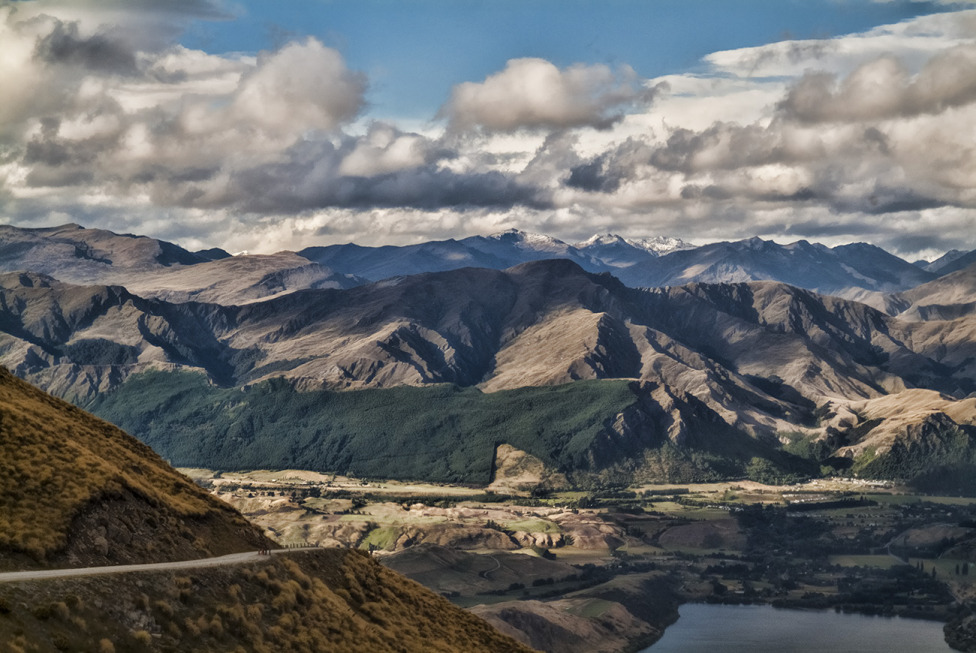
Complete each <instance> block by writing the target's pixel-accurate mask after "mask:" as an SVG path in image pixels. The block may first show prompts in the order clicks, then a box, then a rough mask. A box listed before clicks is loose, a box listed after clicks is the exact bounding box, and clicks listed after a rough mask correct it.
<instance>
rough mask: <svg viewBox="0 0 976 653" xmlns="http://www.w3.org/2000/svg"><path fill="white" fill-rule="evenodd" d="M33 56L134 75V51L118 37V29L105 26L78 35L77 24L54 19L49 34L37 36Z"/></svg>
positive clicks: (58, 63)
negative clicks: (97, 31)
mask: <svg viewBox="0 0 976 653" xmlns="http://www.w3.org/2000/svg"><path fill="white" fill-rule="evenodd" d="M34 56H35V57H36V58H38V59H40V60H42V61H44V62H45V63H48V64H54V65H71V66H78V67H80V68H84V69H86V70H90V71H93V72H98V73H108V74H113V75H135V74H136V72H137V66H136V56H135V52H133V50H132V49H131V48H130V46H129V45H128V44H127V43H126V42H125V41H124V40H123V39H122V38H121V37H120V35H119V34H118V30H116V29H108V30H106V31H102V32H100V33H98V34H95V35H94V36H91V37H88V38H82V37H80V36H79V35H78V23H77V22H72V23H63V22H61V21H57V22H56V24H55V26H54V29H53V30H51V32H50V33H49V34H47V35H46V36H44V37H42V38H40V39H38V41H37V46H36V47H35V49H34Z"/></svg>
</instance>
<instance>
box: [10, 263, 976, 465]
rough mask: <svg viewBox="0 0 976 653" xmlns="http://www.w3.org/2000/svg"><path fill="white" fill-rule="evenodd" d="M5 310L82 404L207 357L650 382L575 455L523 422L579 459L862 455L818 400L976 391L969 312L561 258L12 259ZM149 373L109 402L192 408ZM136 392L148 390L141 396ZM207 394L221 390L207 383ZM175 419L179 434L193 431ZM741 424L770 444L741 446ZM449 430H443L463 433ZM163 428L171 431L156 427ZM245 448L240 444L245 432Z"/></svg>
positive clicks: (291, 373) (37, 372)
mask: <svg viewBox="0 0 976 653" xmlns="http://www.w3.org/2000/svg"><path fill="white" fill-rule="evenodd" d="M0 327H2V335H0V362H3V363H4V364H6V365H9V366H11V367H13V368H15V370H16V372H17V374H19V375H22V376H25V377H26V378H28V379H30V380H32V381H34V382H37V383H39V384H42V385H43V386H45V387H47V388H50V389H52V390H54V391H56V392H58V393H59V394H62V395H64V396H70V397H73V398H75V400H77V401H82V402H87V401H90V400H92V399H93V398H94V397H95V396H96V395H100V394H104V393H105V392H106V391H109V390H111V389H113V388H118V387H120V386H121V387H123V388H124V387H125V386H126V385H127V383H125V381H126V379H128V378H129V377H130V375H131V374H133V373H135V372H139V371H145V370H148V369H155V370H163V371H165V370H176V369H181V370H197V371H199V372H204V373H206V375H207V376H208V377H209V378H210V379H211V380H212V381H213V382H214V383H216V384H217V385H220V386H226V387H234V386H238V387H241V386H247V385H250V384H255V383H260V382H262V381H265V380H268V379H272V378H275V377H284V378H285V379H286V380H287V381H288V383H287V384H286V386H285V387H280V386H273V387H272V388H271V390H269V391H268V392H271V394H275V393H285V394H288V395H289V397H292V395H294V398H290V399H288V401H289V402H292V401H295V402H298V403H301V402H302V401H304V400H303V399H302V398H301V396H300V394H301V393H299V392H298V391H299V390H318V391H322V390H351V389H384V388H393V387H396V386H402V385H419V386H427V385H431V384H439V383H448V384H454V385H456V386H460V387H472V386H474V387H477V388H478V389H479V390H481V391H482V392H484V393H495V392H498V391H501V390H517V389H520V388H525V387H530V386H551V385H561V384H568V383H571V382H574V381H579V380H586V379H589V380H601V379H631V380H635V381H638V382H639V383H638V384H637V385H636V386H635V388H636V390H634V391H633V395H632V398H631V400H629V402H624V403H623V404H620V406H619V408H614V409H612V410H611V412H609V413H607V414H606V415H605V416H604V417H602V418H601V420H603V422H602V424H603V426H602V427H600V428H599V429H597V431H595V432H593V434H592V439H588V440H586V443H583V444H581V445H580V448H579V449H574V450H577V451H580V452H588V453H586V454H585V455H583V457H582V458H580V459H578V460H576V462H573V461H572V460H570V459H567V458H565V457H560V456H559V455H557V454H556V451H557V450H561V451H569V450H570V449H567V448H566V446H565V444H559V441H558V438H557V440H556V441H550V442H548V443H545V442H542V441H540V444H539V447H541V448H537V449H535V450H532V447H531V446H530V445H528V444H525V442H526V441H527V440H526V437H525V436H515V435H513V436H511V437H512V438H516V437H519V438H520V442H519V444H518V445H516V444H515V443H514V442H509V444H513V446H517V447H518V448H519V449H522V450H527V451H530V452H531V453H532V454H533V455H536V456H538V457H540V458H542V459H544V460H546V461H547V462H548V463H550V464H556V465H557V466H559V467H560V469H559V471H567V470H568V469H570V468H574V467H579V466H580V465H581V464H582V462H581V461H586V465H584V466H586V467H588V468H589V469H591V470H593V469H599V468H603V467H606V466H607V465H613V464H617V463H619V462H620V461H621V459H622V458H628V459H631V460H635V459H636V460H640V458H641V456H642V455H643V454H641V452H642V451H646V450H649V449H653V450H659V447H660V446H661V445H662V444H663V443H665V442H667V443H671V445H675V446H678V447H684V446H704V447H705V448H706V449H709V450H710V451H712V452H713V453H715V455H716V456H717V457H718V458H721V457H722V456H725V455H726V454H724V453H721V452H720V451H719V450H718V449H716V446H717V445H718V442H721V441H724V442H726V443H727V446H725V449H727V450H732V449H737V450H738V451H739V452H740V453H739V455H738V457H739V458H741V457H742V455H747V459H746V460H740V461H739V462H738V463H735V464H734V465H732V467H731V468H730V469H733V470H734V469H739V470H741V469H743V468H744V465H745V463H746V462H747V460H748V457H754V456H758V457H760V458H769V457H770V456H771V455H772V454H771V453H770V450H771V448H772V449H775V448H776V447H778V446H780V445H781V444H786V443H787V442H786V441H788V440H789V438H790V437H794V438H795V437H799V438H801V439H804V440H809V441H825V442H827V441H829V442H830V443H832V444H831V445H830V446H829V447H828V448H830V449H831V453H833V452H835V451H836V452H837V455H840V456H846V455H852V456H853V455H855V454H857V452H859V451H861V450H851V449H844V450H841V448H842V447H845V446H849V445H851V444H854V440H852V439H851V438H853V437H855V436H854V435H851V434H849V433H848V431H852V430H854V431H856V427H857V425H858V424H860V423H861V421H863V420H850V419H848V420H846V421H845V420H844V419H842V418H838V420H835V421H836V422H837V423H836V424H835V423H833V422H830V420H829V419H825V415H824V413H823V411H822V410H820V411H818V407H820V408H822V407H823V406H825V405H827V403H828V402H830V403H832V404H834V405H843V404H846V403H850V402H860V401H864V400H869V399H874V398H879V397H884V396H887V395H891V394H895V393H899V392H903V391H906V390H909V389H912V388H927V389H930V390H933V391H937V392H942V393H947V398H948V399H950V400H951V397H949V395H953V396H955V397H964V396H966V395H967V394H969V393H971V392H973V391H974V390H976V363H974V361H976V351H974V349H976V338H973V327H974V322H973V319H972V317H971V316H963V317H959V318H956V319H952V320H935V321H933V320H930V321H913V320H903V319H899V318H896V317H892V316H889V315H886V314H885V313H882V312H881V311H878V310H875V309H872V308H870V307H868V306H866V305H864V304H860V303H857V302H852V301H848V300H843V299H839V298H836V297H829V296H822V295H818V294H816V293H812V292H810V291H805V290H801V289H798V288H795V287H792V286H787V285H784V284H780V283H774V282H752V283H741V284H689V285H686V286H679V287H671V288H659V289H650V290H636V289H630V288H627V287H625V286H624V285H623V284H621V283H620V282H618V281H617V280H616V279H614V278H613V277H611V276H609V275H605V274H604V275H593V274H589V273H587V272H585V271H583V270H582V269H580V268H579V267H578V266H577V265H575V264H574V263H572V262H569V261H560V260H556V261H538V262H533V263H526V264H522V265H519V266H516V267H514V268H511V269H509V270H506V271H496V270H488V269H471V268H469V269H462V270H457V271H450V272H443V273H432V274H423V275H415V276H412V277H405V278H399V279H396V280H393V281H388V282H382V283H378V284H372V285H367V286H361V287H357V288H353V289H349V290H306V291H298V292H294V293H291V294H287V295H284V296H281V297H276V298H273V299H269V300H265V301H259V302H253V303H250V304H247V305H243V306H221V305H217V304H205V303H198V302H187V303H178V304H176V303H170V302H166V301H162V300H147V299H143V298H141V297H139V296H137V295H134V294H132V293H129V292H128V291H126V290H125V289H122V288H118V287H98V286H89V287H79V286H72V285H68V284H63V283H59V282H57V281H54V280H52V279H50V278H45V277H40V276H37V275H29V274H8V275H5V276H2V277H0ZM179 386H180V382H178V381H173V382H167V383H162V382H160V381H159V380H158V379H157V380H156V382H155V385H154V386H153V388H150V390H149V392H150V395H152V394H153V393H155V394H156V396H157V397H158V398H159V400H160V401H162V400H164V399H166V398H167V397H170V398H171V399H172V400H173V401H175V396H176V395H170V394H167V393H168V392H170V391H169V390H166V388H176V389H177V390H178V389H179ZM142 387H143V386H140V385H134V386H130V391H129V393H128V394H124V393H123V394H121V395H117V398H116V399H115V400H113V401H115V402H116V404H115V407H114V408H113V407H111V406H110V405H109V404H108V403H101V404H99V407H98V409H99V410H103V411H106V412H105V413H104V414H106V415H109V414H112V415H116V416H118V415H122V414H123V413H124V414H125V415H128V416H129V417H128V418H126V419H130V420H134V421H130V422H126V425H127V427H129V428H132V429H133V432H136V433H140V435H141V436H142V437H148V435H147V432H146V431H142V432H140V431H141V429H143V428H149V427H150V426H151V425H152V424H153V423H155V424H157V425H159V426H160V427H161V428H162V426H163V425H165V424H169V422H168V421H167V415H176V414H178V413H176V412H167V411H166V410H165V409H162V404H160V403H159V402H154V401H152V397H151V396H147V395H144V392H145V391H144V390H139V391H138V392H137V389H138V388H142ZM139 392H142V393H143V395H142V396H143V399H140V400H138V401H134V398H135V397H139V396H141V395H139V394H138V393H139ZM174 392H176V390H174ZM208 392H211V391H208V390H207V389H206V388H204V389H203V390H202V391H201V392H200V393H199V396H201V397H203V396H204V395H207V393H208ZM212 392H217V389H216V388H215V389H213V391H212ZM289 393H290V394H289ZM266 394H267V392H265V391H262V392H261V393H258V394H256V395H254V397H261V396H265V395H266ZM208 396H209V395H208ZM108 397H109V395H106V400H105V401H108ZM377 397H379V395H377ZM468 400H469V399H464V401H468ZM214 401H215V402H216V403H214V404H213V407H214V408H213V409H212V410H213V411H216V412H212V413H211V414H210V416H209V417H207V416H206V415H204V414H197V415H195V417H194V419H193V420H190V422H189V423H191V424H197V423H200V421H201V420H202V421H203V423H207V424H214V423H216V421H217V420H218V417H217V415H218V414H219V415H221V417H220V418H219V420H220V423H221V424H224V425H225V426H221V428H220V429H218V430H217V431H210V432H211V433H216V432H223V431H224V430H225V429H226V428H230V426H228V425H233V424H234V423H237V422H236V421H235V419H231V417H230V416H231V414H233V413H234V411H235V410H237V409H236V408H234V406H236V405H237V404H238V399H233V400H231V399H229V398H228V399H226V400H224V399H221V400H220V401H217V398H216V396H214ZM249 401H251V400H249ZM283 401H284V400H283ZM451 401H461V399H460V398H454V399H451ZM228 402H229V403H228ZM421 403H423V402H421ZM631 404H632V405H633V407H631V408H628V406H630V405H631ZM153 405H160V407H161V412H160V413H154V412H151V411H150V410H149V408H148V407H149V406H153ZM182 405H185V406H188V407H189V406H190V405H191V404H182ZM296 405H297V404H296ZM337 405H338V404H337ZM458 405H461V404H458ZM584 405H586V402H585V401H583V402H582V403H580V406H584ZM139 406H142V407H143V408H142V409H139ZM217 406H223V407H222V408H220V409H219V410H218V409H217V408H216V407H217ZM120 407H124V408H125V410H124V411H121V412H120ZM133 408H135V412H133ZM609 409H610V408H609V407H608V410H609ZM140 410H141V412H140ZM188 410H189V408H188ZM193 410H196V409H193ZM306 410H307V409H306ZM343 410H345V409H343ZM445 410H447V409H446V408H445ZM113 411H114V412H113ZM227 411H230V412H229V413H228V412H227ZM448 412H450V411H448ZM188 414H189V413H187V415H188ZM298 414H303V413H298ZM140 415H141V416H142V417H140ZM185 416H186V415H184V417H185ZM115 418H116V419H122V418H121V417H115ZM418 419H420V418H418ZM424 419H426V418H424ZM588 419H590V418H588ZM246 420H247V423H248V424H251V426H248V427H247V428H248V431H247V432H249V433H252V434H255V433H258V432H262V433H263V432H264V431H262V429H259V428H258V429H257V430H255V429H256V428H257V427H254V426H253V420H252V419H251V418H250V417H247V418H246ZM184 422H186V420H184ZM337 423H339V422H337ZM403 423H404V424H408V423H410V422H409V420H405V421H404V422H403ZM449 423H450V422H449V421H448V422H445V424H449ZM597 423H600V420H597ZM139 424H142V425H143V426H138V425H139ZM844 425H846V426H844ZM172 426H173V429H172V430H171V432H172V433H174V434H175V433H179V432H182V431H183V429H185V426H181V425H175V424H174V425H172ZM208 428H212V427H208ZM479 428H480V427H479ZM167 429H168V427H167ZM449 430H450V429H449V428H448V431H449ZM482 430H483V429H482ZM448 431H445V432H444V433H445V437H446V438H447V435H446V434H447V433H448ZM289 432H294V433H299V432H302V430H301V429H297V430H289ZM431 432H438V431H436V429H435V430H434V431H431ZM852 432H853V431H852ZM722 434H725V435H722ZM734 434H738V435H734ZM787 434H795V435H794V436H789V437H787ZM838 434H839V435H838ZM311 435H313V434H309V437H311ZM340 435H341V434H339V433H338V432H336V434H335V437H340ZM181 437H182V440H181V442H183V444H181V445H180V447H178V448H165V447H164V448H163V449H161V451H164V453H166V454H167V455H174V456H175V455H177V451H181V452H183V453H185V452H186V451H188V449H187V448H186V442H188V440H186V438H188V437H191V435H190V434H185V435H184V436H181ZM262 437H264V436H262ZM303 437H304V436H303ZM318 437H322V436H318ZM330 437H332V436H330ZM404 437H406V436H404ZM438 437H439V436H438ZM741 437H745V438H747V439H749V440H750V441H751V442H753V443H759V444H761V445H762V446H759V445H758V444H757V445H755V446H753V445H750V447H743V446H741V442H740V444H738V445H736V446H735V447H733V446H731V445H730V443H733V442H739V440H737V438H741ZM587 438H591V436H587ZM831 438H832V439H831ZM432 441H434V440H432ZM602 441H606V442H608V443H610V442H615V443H617V444H615V445H613V446H610V445H603V447H602V448H603V449H604V450H605V451H606V452H607V453H606V455H603V456H601V455H599V454H598V453H597V452H598V451H600V450H601V447H600V446H597V445H596V444H595V443H597V442H602ZM229 442H230V441H228V443H229ZM255 442H257V441H255ZM323 442H324V441H323ZM449 442H450V438H447V439H446V440H444V443H445V444H444V446H445V447H448V449H449V448H450V444H449ZM153 443H154V445H155V446H160V442H159V441H158V440H153ZM696 443H697V445H696ZM360 444H362V443H360ZM485 444H486V446H487V449H486V450H485V451H487V452H488V453H482V454H479V455H480V456H481V458H480V462H479V463H478V465H479V466H480V468H481V469H485V466H486V465H490V464H491V460H490V456H491V455H492V454H491V451H493V446H494V445H492V444H491V443H485ZM226 446H227V443H225V444H224V445H220V446H218V447H217V449H213V448H211V445H207V447H208V448H205V449H199V451H201V452H202V451H204V450H207V451H210V452H211V453H212V452H213V451H219V450H221V448H226ZM309 446H310V445H305V448H306V449H307V450H308V451H310V452H314V451H315V448H314V447H312V448H308V447H309ZM363 446H365V445H363ZM372 446H373V445H369V446H368V447H366V448H365V449H363V451H368V450H369V449H370V448H371V447H372ZM756 447H758V449H757V448H756ZM656 448H657V449H656ZM231 449H233V450H236V451H239V452H241V453H242V455H243V452H246V451H247V450H248V448H247V447H231ZM719 449H721V447H719ZM254 451H255V452H258V451H261V449H260V448H257V449H254ZM323 451H331V452H332V453H331V454H329V455H333V456H339V457H338V458H335V457H333V458H329V456H328V455H326V456H325V458H321V459H320V458H319V456H318V455H317V454H312V453H310V454H309V455H308V456H306V457H305V458H303V461H304V462H305V463H309V462H310V461H312V460H320V462H319V463H318V465H319V468H322V467H321V466H322V465H323V464H333V465H334V464H338V461H339V460H341V459H342V455H344V454H341V453H340V452H341V449H336V448H334V447H333V448H331V449H329V448H328V447H326V448H325V449H323ZM432 451H433V450H432ZM183 453H181V454H180V455H181V456H182V455H183ZM201 455H202V454H201ZM323 455H325V454H323ZM857 455H859V454H857ZM367 457H368V456H367ZM330 460H331V462H328V461H330ZM180 461H181V464H186V465H193V464H196V463H194V462H193V461H192V460H187V459H186V458H183V457H181V458H180ZM199 462H200V461H197V463H199ZM212 462H213V461H208V463H207V464H212ZM238 462H240V461H238ZM282 462H283V463H284V466H296V465H297V464H298V462H289V461H282ZM782 462H783V461H780V463H782ZM201 464H202V463H201ZM249 464H258V463H256V462H255V461H252V462H251V463H249ZM777 464H779V463H777ZM459 465H460V467H459V468H455V469H454V471H451V472H445V474H447V476H446V478H453V476H451V475H452V474H455V473H460V472H458V470H459V469H473V467H471V466H470V462H469V459H468V458H464V462H461V463H459ZM780 466H781V465H780ZM432 469H433V468H432ZM377 471H378V470H372V471H371V473H376V472H377ZM465 473H466V472H465Z"/></svg>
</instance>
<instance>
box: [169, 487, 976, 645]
mask: <svg viewBox="0 0 976 653" xmlns="http://www.w3.org/2000/svg"><path fill="white" fill-rule="evenodd" d="M183 471H184V472H185V473H188V474H189V475H191V476H192V477H193V478H195V479H196V480H197V482H198V483H200V484H202V485H204V486H206V487H209V488H210V489H211V490H212V491H213V492H214V493H216V494H217V495H218V496H220V497H221V498H223V499H224V500H226V501H228V502H229V503H231V504H232V505H233V506H234V507H236V508H238V509H239V510H241V512H243V513H244V514H245V515H246V516H247V517H248V518H249V519H251V520H252V521H253V522H255V523H256V524H258V525H260V526H262V527H263V528H265V529H266V532H267V533H268V534H269V535H270V536H271V537H272V538H273V539H275V540H276V541H278V542H279V543H282V544H286V545H311V546H339V547H347V548H360V549H366V550H369V551H371V552H373V553H374V555H376V556H378V557H379V558H380V559H381V561H382V562H383V564H385V565H386V566H388V567H390V568H392V569H394V570H396V571H399V572H401V573H403V574H405V575H407V576H408V577H411V578H413V579H414V580H417V581H419V582H420V583H422V584H423V585H426V586H427V587H429V588H431V589H433V590H435V591H437V592H439V593H440V594H442V595H443V596H446V597H448V598H449V599H450V600H451V601H452V602H454V603H455V604H457V605H459V606H462V607H465V608H468V609H469V610H471V611H472V612H474V613H475V614H478V615H479V616H482V617H483V618H485V619H487V620H488V621H489V622H491V623H492V624H493V625H495V626H496V628H498V629H499V630H501V631H502V632H505V633H507V634H510V635H512V636H514V637H516V638H517V639H520V640H521V641H523V642H524V643H526V644H528V645H530V646H532V647H533V648H537V649H540V650H546V651H559V650H574V651H608V652H609V651H627V650H638V649H639V648H640V647H643V646H647V645H648V644H650V643H651V642H653V641H655V640H656V639H657V638H659V637H660V635H661V633H662V632H663V630H664V629H665V628H666V627H667V626H668V625H669V624H670V623H672V622H673V621H674V620H675V619H676V618H677V606H678V605H679V604H680V603H682V602H686V601H710V602H727V603H770V604H773V605H781V606H792V607H807V608H833V609H835V610H843V611H855V612H862V613H868V614H887V615H902V616H911V617H920V618H926V619H933V620H938V621H944V622H948V623H949V624H950V626H949V627H947V639H948V640H949V641H950V643H954V642H955V643H956V644H957V645H958V646H959V647H960V648H961V649H962V650H973V649H971V648H967V645H966V644H965V643H962V644H959V643H958V642H964V641H968V640H966V638H965V637H964V634H965V632H966V629H967V628H976V623H974V622H976V619H974V618H973V617H970V616H969V615H970V602H971V601H974V600H976V582H974V580H976V567H974V568H973V569H972V574H970V565H972V564H976V502H974V501H973V500H970V499H965V498H956V497H934V496H920V495H917V494H912V493H910V492H909V491H908V490H906V489H904V488H901V487H898V486H896V485H893V484H891V483H887V482H869V481H859V480H845V479H829V480H819V481H813V482H810V483H807V484H803V485H796V486H766V485H761V484H758V483H752V482H746V481H743V482H736V483H717V484H697V485H646V486H641V487H631V488H624V489H620V488H617V489H604V490H592V491H586V492H584V491H577V492H554V493H550V494H547V495H545V496H531V495H530V494H529V493H527V492H522V493H512V494H499V493H494V492H490V491H485V490H483V489H477V488H470V487H457V486H445V485H430V484H407V483H396V482H386V481H376V480H368V479H353V478H345V477H340V476H337V475H323V474H318V473H314V472H307V471H296V470H285V471H255V472H242V473H227V472H225V473H214V472H210V471H208V470H183ZM974 605H976V604H974ZM954 633H955V635H954Z"/></svg>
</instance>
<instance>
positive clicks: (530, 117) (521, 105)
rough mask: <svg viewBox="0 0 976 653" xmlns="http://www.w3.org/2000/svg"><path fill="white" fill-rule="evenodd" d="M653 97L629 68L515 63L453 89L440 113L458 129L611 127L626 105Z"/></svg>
mask: <svg viewBox="0 0 976 653" xmlns="http://www.w3.org/2000/svg"><path fill="white" fill-rule="evenodd" d="M650 94H651V91H649V90H648V89H642V88H641V87H640V85H639V84H638V80H637V77H636V75H635V74H634V72H633V70H631V69H630V68H622V69H620V70H618V71H616V72H615V71H613V70H611V69H610V68H609V67H608V66H604V65H600V64H597V65H591V66H587V65H582V64H577V65H574V66H570V67H569V68H566V69H563V70H560V69H559V68H557V67H556V66H555V65H553V64H552V63H550V62H549V61H546V60H545V59H534V58H526V59H511V60H509V62H508V63H507V64H506V65H505V69H504V70H502V71H501V72H498V73H495V74H494V75H489V76H488V77H487V78H486V79H485V81H483V82H465V83H463V84H459V85H457V86H455V87H454V90H453V91H452V92H451V99H450V100H449V101H448V103H447V104H446V105H445V106H444V107H443V108H442V109H441V112H442V114H443V115H445V116H446V117H447V118H448V120H449V122H450V125H451V127H453V128H454V129H459V130H464V129H472V128H475V127H481V128H484V129H487V130H493V131H495V130H496V131H502V132H511V131H515V130H517V129H520V128H551V129H561V128H566V127H582V126H592V127H609V126H610V125H612V124H613V123H614V122H616V121H617V120H618V119H619V118H620V115H621V114H620V112H619V110H620V108H621V106H622V105H625V104H627V103H631V102H634V101H637V100H639V99H641V98H644V99H647V98H648V97H649V95H650Z"/></svg>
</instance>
